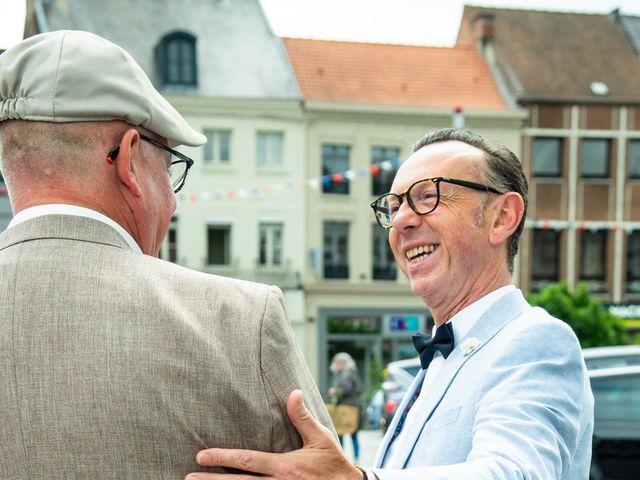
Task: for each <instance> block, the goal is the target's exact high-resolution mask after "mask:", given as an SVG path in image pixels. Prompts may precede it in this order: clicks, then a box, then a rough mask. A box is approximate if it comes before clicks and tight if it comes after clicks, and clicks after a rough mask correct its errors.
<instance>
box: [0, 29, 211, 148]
mask: <svg viewBox="0 0 640 480" xmlns="http://www.w3.org/2000/svg"><path fill="white" fill-rule="evenodd" d="M12 119H21V120H34V121H45V122H92V121H106V120H124V121H125V122H127V123H130V124H131V125H141V126H143V127H144V128H147V129H148V130H151V131H152V132H154V133H156V134H158V135H160V136H162V137H165V138H166V139H167V140H169V141H170V142H171V143H173V144H175V145H189V146H194V147H195V146H199V145H203V144H204V143H206V141H207V140H206V137H205V136H204V135H203V134H202V133H200V132H197V131H196V130H194V129H193V128H191V127H190V126H189V124H188V123H187V122H186V120H185V119H184V118H182V116H181V115H180V114H179V113H178V112H177V111H176V109H175V108H173V107H172V106H171V105H170V104H169V102H167V101H166V100H165V99H164V98H163V97H162V95H160V93H158V91H157V90H156V89H155V88H154V87H153V85H152V84H151V81H150V80H149V78H148V77H147V75H146V74H145V73H144V71H143V70H142V68H140V66H139V65H138V64H137V63H136V61H135V60H134V59H133V58H132V57H131V55H129V54H128V53H127V52H126V51H124V50H123V49H122V48H120V47H119V46H117V45H115V44H113V43H111V42H109V41H108V40H105V39H104V38H102V37H99V36H97V35H94V34H92V33H88V32H81V31H76V30H60V31H55V32H49V33H43V34H40V35H35V36H33V37H30V38H27V39H26V40H23V41H22V42H20V43H18V44H17V45H15V46H13V47H11V48H9V49H8V50H7V51H6V52H4V53H3V54H2V55H0V121H4V120H12Z"/></svg>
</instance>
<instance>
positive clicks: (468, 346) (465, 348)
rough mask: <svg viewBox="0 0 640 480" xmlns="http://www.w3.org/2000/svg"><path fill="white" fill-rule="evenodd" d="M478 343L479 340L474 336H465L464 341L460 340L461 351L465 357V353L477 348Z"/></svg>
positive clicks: (467, 353)
mask: <svg viewBox="0 0 640 480" xmlns="http://www.w3.org/2000/svg"><path fill="white" fill-rule="evenodd" d="M479 344H480V342H479V341H478V339H477V338H476V337H469V338H467V339H466V340H465V341H464V342H462V347H461V348H462V353H464V356H465V357H466V356H467V355H470V354H471V353H472V352H473V351H474V350H475V349H476V348H478V345H479Z"/></svg>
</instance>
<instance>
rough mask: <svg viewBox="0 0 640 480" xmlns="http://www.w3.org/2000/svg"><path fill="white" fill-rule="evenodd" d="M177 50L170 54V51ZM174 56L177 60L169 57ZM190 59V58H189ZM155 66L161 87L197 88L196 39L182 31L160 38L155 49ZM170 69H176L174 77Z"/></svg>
mask: <svg viewBox="0 0 640 480" xmlns="http://www.w3.org/2000/svg"><path fill="white" fill-rule="evenodd" d="M172 48H174V49H177V50H176V52H172V51H171V49H172ZM174 54H176V56H177V58H174V59H172V58H171V56H172V55H174ZM189 57H190V58H189ZM155 58H156V66H157V68H158V71H159V75H160V79H161V83H162V86H163V87H197V86H198V56H197V39H196V37H195V36H193V35H191V34H190V33H187V32H184V31H175V32H171V33H168V34H166V35H165V36H163V37H162V39H161V40H160V42H159V43H158V45H157V46H156V48H155ZM172 68H176V69H177V70H176V71H177V74H176V75H175V78H173V77H174V74H173V73H172V70H171V69H172Z"/></svg>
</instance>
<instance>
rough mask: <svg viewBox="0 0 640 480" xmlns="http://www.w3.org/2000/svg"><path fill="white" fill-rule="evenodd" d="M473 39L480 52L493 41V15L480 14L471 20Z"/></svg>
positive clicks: (487, 13)
mask: <svg viewBox="0 0 640 480" xmlns="http://www.w3.org/2000/svg"><path fill="white" fill-rule="evenodd" d="M471 32H472V34H473V39H474V40H475V42H476V45H477V46H478V49H479V50H480V51H481V52H484V50H485V49H486V47H487V46H488V45H489V44H490V43H491V42H492V41H493V37H494V35H495V24H494V16H493V13H489V12H481V13H478V14H477V15H475V16H474V17H473V18H472V19H471Z"/></svg>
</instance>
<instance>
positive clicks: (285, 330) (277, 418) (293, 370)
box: [260, 287, 335, 451]
mask: <svg viewBox="0 0 640 480" xmlns="http://www.w3.org/2000/svg"><path fill="white" fill-rule="evenodd" d="M260 349H261V351H260V368H261V374H262V379H263V382H264V387H265V391H266V395H267V399H268V401H269V406H270V409H271V412H272V419H273V426H272V429H273V451H289V450H293V449H296V448H300V447H301V446H302V441H301V439H300V437H299V435H298V433H297V432H296V430H295V428H294V426H293V424H292V423H291V422H290V421H289V417H288V415H287V398H288V397H289V394H290V393H291V392H292V391H293V390H295V389H300V390H302V392H303V394H304V402H305V405H306V406H307V408H308V409H309V411H310V412H311V413H312V414H313V416H314V417H315V418H316V419H317V420H319V421H320V422H321V423H322V424H323V425H324V426H326V427H327V428H329V429H330V430H331V431H332V432H334V433H335V431H334V428H333V424H332V423H331V419H330V417H329V414H328V413H327V409H326V407H325V405H324V402H323V400H322V397H321V395H320V392H319V391H318V388H317V386H316V384H315V382H314V380H313V377H312V376H311V372H310V371H309V368H308V366H307V362H306V360H305V358H304V356H303V355H302V353H301V352H300V349H299V348H298V345H297V343H296V339H295V335H294V333H293V329H292V328H291V324H290V323H289V320H288V318H287V315H286V312H285V307H284V299H283V295H282V292H281V291H280V289H279V288H277V287H271V288H270V289H269V292H268V294H267V301H266V306H265V313H264V317H263V321H262V328H261V338H260Z"/></svg>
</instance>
